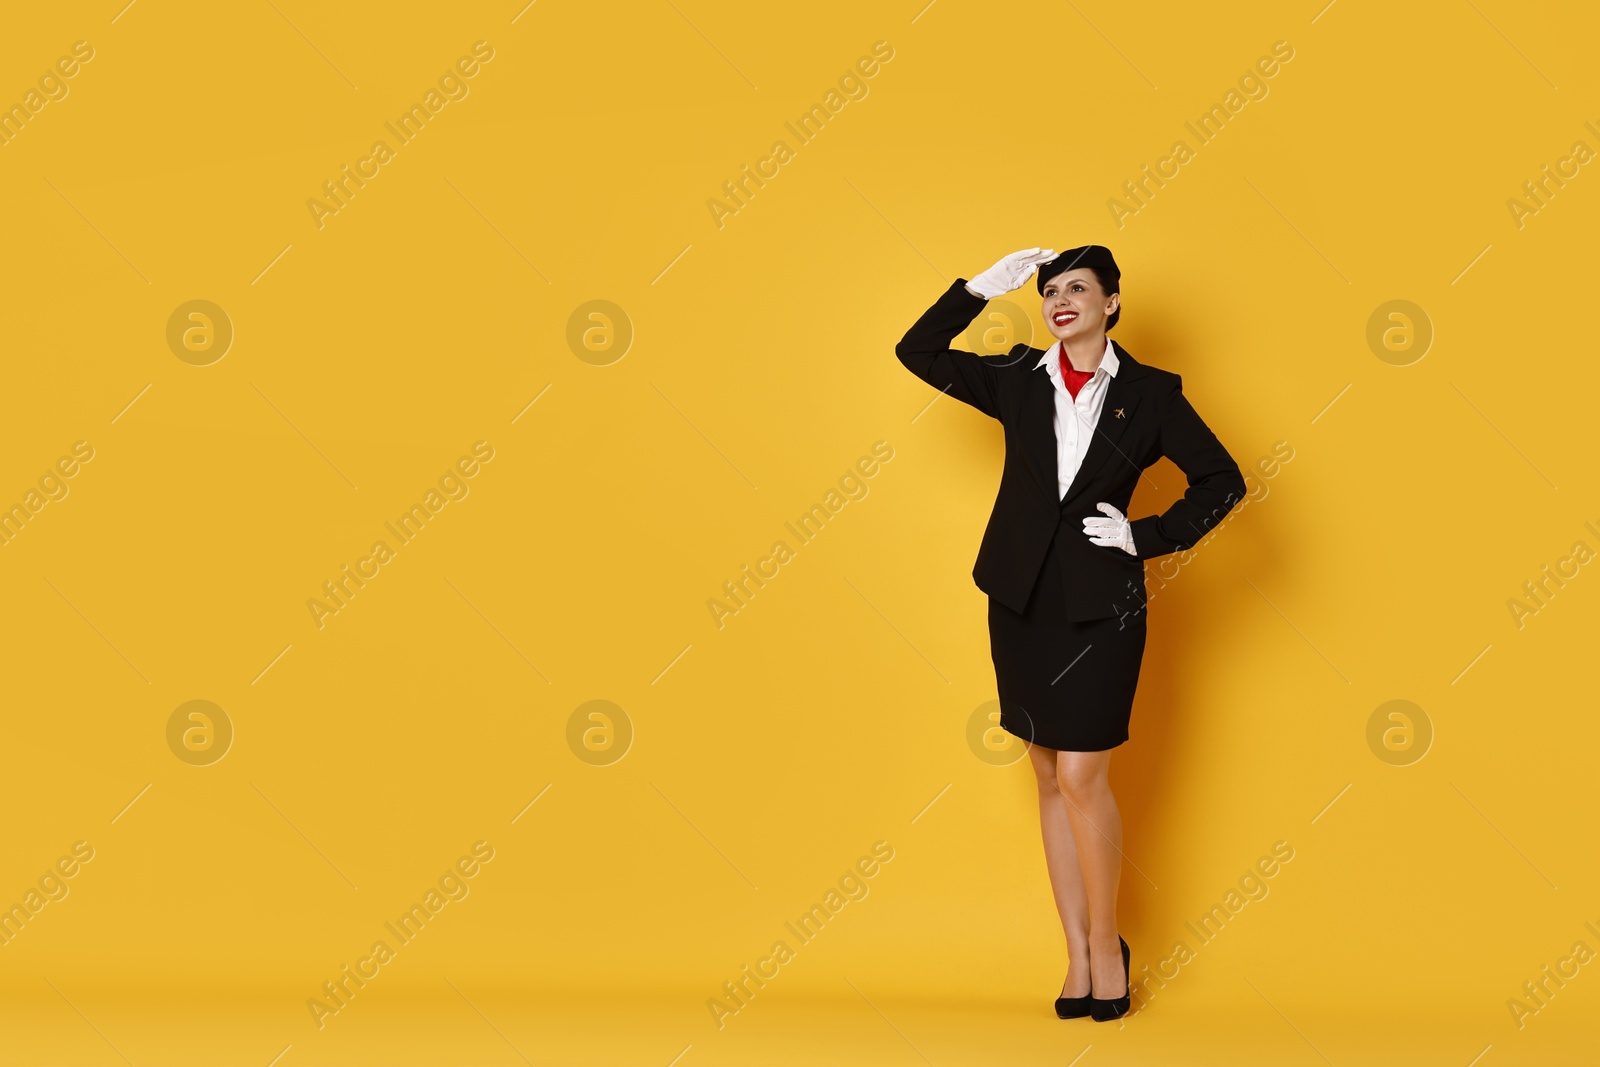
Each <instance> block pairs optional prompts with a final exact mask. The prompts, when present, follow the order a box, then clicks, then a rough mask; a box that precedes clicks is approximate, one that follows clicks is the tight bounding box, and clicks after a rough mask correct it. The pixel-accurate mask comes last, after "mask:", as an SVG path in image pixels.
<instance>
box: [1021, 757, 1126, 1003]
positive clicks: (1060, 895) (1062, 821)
mask: <svg viewBox="0 0 1600 1067" xmlns="http://www.w3.org/2000/svg"><path fill="white" fill-rule="evenodd" d="M1028 756H1029V758H1030V759H1031V760H1032V761H1033V771H1034V774H1035V775H1037V776H1038V779H1039V830H1040V832H1041V833H1042V834H1043V836H1044V862H1045V866H1046V867H1047V868H1048V869H1049V871H1050V888H1051V889H1052V890H1053V891H1054V894H1055V898H1056V911H1057V912H1058V913H1060V915H1061V928H1062V930H1063V931H1065V933H1066V935H1067V960H1068V968H1067V980H1066V981H1065V982H1064V983H1063V984H1062V986H1061V995H1062V996H1064V997H1086V996H1088V995H1089V899H1088V897H1087V896H1086V895H1085V894H1084V889H1083V868H1082V866H1081V865H1080V863H1079V860H1078V849H1077V845H1076V843H1075V842H1074V841H1073V838H1072V824H1071V822H1069V821H1068V819H1067V805H1066V802H1065V801H1064V800H1063V799H1062V796H1061V787H1060V785H1059V784H1058V780H1057V774H1058V772H1057V769H1056V767H1057V761H1056V756H1057V753H1056V750H1055V749H1053V748H1044V747H1042V746H1039V745H1034V746H1032V747H1031V748H1029V749H1028ZM1118 951H1119V952H1120V951H1121V949H1120V947H1119V949H1118ZM1120 958H1121V957H1120V956H1119V957H1118V959H1120Z"/></svg>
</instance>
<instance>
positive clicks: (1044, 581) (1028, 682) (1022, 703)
mask: <svg viewBox="0 0 1600 1067" xmlns="http://www.w3.org/2000/svg"><path fill="white" fill-rule="evenodd" d="M1036 270H1037V274H1038V278H1037V282H1038V288H1039V294H1040V296H1041V297H1042V299H1043V303H1042V307H1041V313H1042V314H1043V316H1044V322H1045V326H1046V328H1047V329H1048V330H1049V332H1050V334H1051V336H1052V337H1053V338H1054V339H1055V340H1054V342H1053V343H1052V344H1051V345H1050V346H1049V347H1048V348H1046V349H1043V350H1040V349H1037V348H1033V347H1031V346H1029V345H1024V344H1018V345H1016V346H1014V347H1013V348H1012V349H1011V350H1010V352H1008V353H1006V354H1005V355H999V356H979V355H976V354H974V353H971V352H962V351H959V350H953V349H951V348H950V342H951V341H952V340H954V339H955V338H956V337H957V336H959V335H960V334H961V332H962V331H963V330H964V329H966V327H967V326H968V325H969V324H970V323H971V322H972V320H973V319H974V318H976V317H977V315H978V314H979V312H981V311H982V310H983V309H984V307H985V305H986V304H987V303H988V301H989V300H991V299H993V298H995V297H998V296H1001V295H1003V294H1005V293H1009V292H1011V291H1012V290H1014V289H1016V288H1018V287H1019V286H1021V285H1023V284H1025V283H1026V282H1027V280H1028V278H1029V277H1031V276H1033V275H1034V273H1035V271H1036ZM1121 277H1122V274H1121V271H1120V270H1119V269H1118V267H1117V264H1116V260H1115V259H1114V258H1113V257H1112V255H1111V251H1110V249H1108V248H1106V247H1104V246H1103V245H1083V246H1081V247H1078V248H1072V249H1068V250H1067V251H1065V252H1062V253H1060V254H1057V253H1056V252H1055V251H1054V250H1052V249H1043V250H1041V249H1038V248H1028V249H1023V250H1022V251H1020V252H1013V253H1012V254H1011V255H1009V256H1006V257H1004V258H1003V259H1001V260H1000V261H999V262H998V263H996V264H995V265H994V266H992V267H990V268H989V269H988V270H986V271H984V272H983V273H982V274H979V275H978V276H977V277H975V278H973V279H972V280H971V281H970V282H968V281H966V280H965V279H961V278H958V279H956V281H955V282H954V283H952V284H951V286H950V288H949V289H948V290H946V292H945V293H944V294H943V295H941V296H940V297H939V299H938V301H937V302H936V303H935V304H934V305H933V306H932V307H930V308H929V309H928V310H927V311H926V312H924V313H923V315H922V317H921V318H919V319H918V320H917V322H916V323H915V324H914V325H913V326H912V327H911V329H910V330H908V331H906V335H905V337H904V338H902V339H901V341H900V343H899V344H898V345H897V346H896V347H895V354H896V355H897V356H898V357H899V358H900V361H901V362H902V363H903V364H905V366H906V367H907V368H908V369H909V370H910V371H911V372H912V373H913V374H915V375H916V376H917V377H919V378H921V379H922V380H923V381H925V382H927V383H928V384H929V385H931V386H933V387H934V388H936V389H939V390H941V391H943V392H947V393H949V394H950V395H951V396H952V397H954V398H955V399H957V400H960V401H962V402H963V403H966V404H970V405H972V406H973V407H975V408H977V409H978V410H980V411H982V412H983V413H984V414H986V415H989V416H990V417H991V418H994V419H997V420H998V421H999V422H1000V424H1001V426H1002V428H1003V430H1004V433H1005V443H1006V451H1005V464H1004V469H1003V471H1002V473H1001V478H1000V491H999V495H998V496H997V497H996V499H995V504H994V511H993V513H992V514H991V515H990V518H989V524H988V527H987V529H986V530H985V531H984V535H983V542H982V544H981V545H980V547H979V549H978V558H977V562H976V563H975V564H974V566H973V569H972V576H973V580H974V582H976V584H977V585H978V587H979V588H980V589H982V590H983V591H984V592H985V593H987V594H988V597H989V606H988V614H989V644H990V651H991V656H992V658H993V660H994V668H995V682H996V688H997V689H998V692H999V697H1000V709H1001V713H1000V725H1001V727H1002V728H1004V729H1005V730H1006V731H1008V732H1009V733H1012V734H1014V735H1016V736H1018V737H1020V738H1022V740H1023V741H1024V742H1026V743H1027V744H1028V746H1029V747H1028V754H1029V758H1030V759H1031V761H1032V764H1033V768H1034V771H1035V773H1036V775H1037V777H1038V783H1039V799H1040V806H1039V820H1040V827H1041V831H1042V833H1043V836H1044V851H1045V862H1046V865H1047V867H1048V869H1049V873H1050V881H1051V885H1052V888H1053V890H1054V893H1055V898H1056V908H1057V910H1058V912H1059V913H1060V916H1061V924H1062V927H1063V929H1064V930H1065V932H1066V938H1067V953H1068V960H1069V968H1068V971H1067V977H1066V981H1065V982H1064V983H1063V985H1062V989H1061V995H1060V996H1059V997H1058V998H1057V999H1056V1002H1055V1008H1056V1014H1057V1015H1058V1016H1060V1017H1061V1018H1063V1019H1068V1018H1078V1017H1083V1016H1091V1017H1093V1018H1094V1019H1096V1020H1098V1021H1101V1022H1104V1021H1108V1020H1111V1019H1116V1018H1119V1017H1121V1016H1122V1015H1124V1014H1126V1013H1127V1011H1128V1008H1129V1005H1130V1003H1131V996H1130V990H1129V974H1130V971H1131V963H1130V958H1131V953H1130V950H1129V948H1128V943H1127V941H1126V940H1124V939H1123V938H1122V936H1121V934H1120V933H1119V930H1118V926H1117V914H1116V908H1117V886H1118V882H1119V879H1120V875H1121V871H1122V816H1121V814H1120V812H1119V811H1118V809H1117V803H1116V799H1115V798H1114V797H1113V796H1112V794H1111V785H1110V781H1109V778H1108V771H1109V768H1110V765H1111V753H1112V751H1113V750H1114V749H1115V748H1116V747H1117V746H1118V745H1121V744H1122V743H1123V742H1125V741H1127V740H1128V722H1129V719H1130V716H1131V713H1132V709H1133V697H1134V690H1135V688H1136V687H1137V685H1138V681H1139V668H1140V664H1141V662H1142V661H1143V658H1144V647H1145V633H1146V616H1145V584H1144V564H1143V561H1144V560H1147V559H1154V558H1157V557H1159V556H1164V555H1166V554H1168V553H1171V552H1177V551H1182V550H1184V549H1187V548H1189V547H1191V546H1193V545H1194V544H1195V543H1196V542H1198V541H1199V540H1200V539H1201V538H1202V537H1204V536H1205V535H1206V533H1207V532H1208V531H1210V530H1211V529H1212V528H1214V527H1215V526H1216V525H1217V523H1219V522H1220V521H1221V520H1222V518H1223V517H1224V516H1225V515H1226V514H1227V513H1228V512H1229V511H1230V510H1231V509H1232V508H1233V507H1234V505H1235V504H1237V503H1238V502H1239V501H1240V500H1241V499H1243V497H1244V494H1245V483H1244V477H1243V475H1242V474H1241V473H1240V471H1239V466H1238V464H1237V463H1235V462H1234V461H1233V458H1232V457H1231V456H1230V455H1229V454H1228V452H1227V450H1226V449H1225V448H1223V447H1222V444H1221V443H1220V442H1219V441H1218V440H1217V438H1216V435H1215V434H1213V433H1212V432H1211V430H1210V429H1209V428H1208V427H1207V426H1206V424H1205V423H1204V422H1203V421H1202V420H1201V418H1200V416H1199V415H1198V414H1197V413H1196V412H1195V410H1194V408H1193V406H1192V405H1190V403H1189V401H1188V399H1187V398H1185V396H1184V395H1183V387H1182V379H1181V378H1180V377H1179V376H1178V375H1176V374H1173V373H1171V372H1170V371H1165V370H1161V369H1159V368H1157V367H1153V366H1150V365H1148V364H1145V363H1141V362H1139V361H1137V360H1135V359H1134V358H1133V356H1131V355H1130V354H1129V353H1128V351H1127V349H1125V348H1123V347H1122V346H1121V345H1119V344H1117V343H1116V342H1115V341H1112V340H1111V339H1110V338H1108V337H1107V336H1106V332H1107V331H1108V330H1110V329H1111V328H1112V327H1114V326H1115V325H1116V324H1117V319H1118V318H1119V317H1120V315H1121V300H1122V296H1121ZM1162 456H1167V457H1168V458H1170V459H1171V460H1172V461H1173V462H1174V463H1175V464H1177V466H1178V468H1179V469H1180V470H1182V471H1183V473H1184V475H1185V477H1186V478H1187V480H1188V488H1187V489H1186V490H1185V492H1184V494H1183V496H1182V498H1181V499H1179V500H1177V501H1175V502H1174V503H1173V504H1172V505H1171V507H1169V508H1168V509H1167V510H1166V511H1164V512H1162V513H1161V514H1159V515H1147V516H1144V517H1142V518H1138V519H1134V520H1132V521H1129V520H1128V518H1127V517H1126V515H1125V512H1126V511H1127V508H1128V502H1129V500H1130V498H1131V497H1132V495H1133V490H1134V486H1135V485H1136V484H1137V483H1138V480H1139V476H1140V472H1141V471H1143V470H1144V469H1145V468H1147V467H1149V466H1151V465H1152V464H1154V463H1155V462H1156V461H1157V460H1159V459H1160V458H1161V457H1162Z"/></svg>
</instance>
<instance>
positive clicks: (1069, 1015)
mask: <svg viewBox="0 0 1600 1067" xmlns="http://www.w3.org/2000/svg"><path fill="white" fill-rule="evenodd" d="M1084 958H1085V960H1087V959H1088V951H1087V950H1085V952H1084ZM1088 966H1089V965H1088V963H1087V962H1085V963H1084V967H1085V969H1087V968H1088ZM1089 992H1091V993H1093V992H1094V989H1093V988H1092V986H1091V988H1090V990H1089ZM1093 999H1094V998H1093V997H1092V996H1082V997H1057V998H1056V1018H1058V1019H1082V1018H1084V1017H1085V1016H1087V1015H1088V1014H1089V1007H1090V1001H1092V1000H1093Z"/></svg>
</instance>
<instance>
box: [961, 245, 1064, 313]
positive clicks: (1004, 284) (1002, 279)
mask: <svg viewBox="0 0 1600 1067" xmlns="http://www.w3.org/2000/svg"><path fill="white" fill-rule="evenodd" d="M1055 258H1056V252H1055V249H1053V248H1044V249H1040V248H1024V249H1023V250H1022V251H1020V252H1013V253H1011V254H1010V255H1009V256H1006V257H1005V258H1003V259H1001V260H1000V262H998V263H996V264H995V265H994V266H992V267H990V268H989V269H988V270H986V271H984V272H983V273H982V274H980V275H978V276H977V277H976V278H974V279H972V280H971V281H970V282H968V283H967V288H968V289H970V290H972V291H973V292H974V293H977V294H978V295H979V296H981V297H983V298H984V299H985V300H993V299H994V298H995V297H997V296H1004V295H1005V294H1006V293H1009V292H1011V290H1013V289H1019V288H1021V287H1022V283H1023V282H1025V281H1027V280H1028V279H1029V278H1031V277H1033V272H1034V271H1035V270H1036V269H1038V266H1039V264H1041V263H1048V262H1050V261H1051V260H1052V259H1055Z"/></svg>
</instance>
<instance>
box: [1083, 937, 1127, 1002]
mask: <svg viewBox="0 0 1600 1067" xmlns="http://www.w3.org/2000/svg"><path fill="white" fill-rule="evenodd" d="M1117 940H1118V941H1121V942H1122V980H1123V985H1124V987H1125V988H1124V989H1123V992H1122V996H1120V997H1113V998H1111V999H1110V1000H1104V999H1102V998H1100V997H1096V996H1091V997H1090V998H1089V1014H1090V1015H1091V1016H1093V1017H1094V1021H1095V1022H1097V1023H1108V1022H1110V1021H1111V1020H1112V1019H1120V1018H1122V1017H1123V1016H1124V1015H1126V1014H1128V1008H1129V1006H1130V1005H1131V1004H1132V1003H1133V979H1132V977H1131V972H1130V971H1129V969H1128V965H1129V960H1130V958H1131V957H1132V953H1131V952H1129V951H1128V943H1127V942H1126V941H1123V940H1122V938H1121V937H1118V938H1117Z"/></svg>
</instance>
